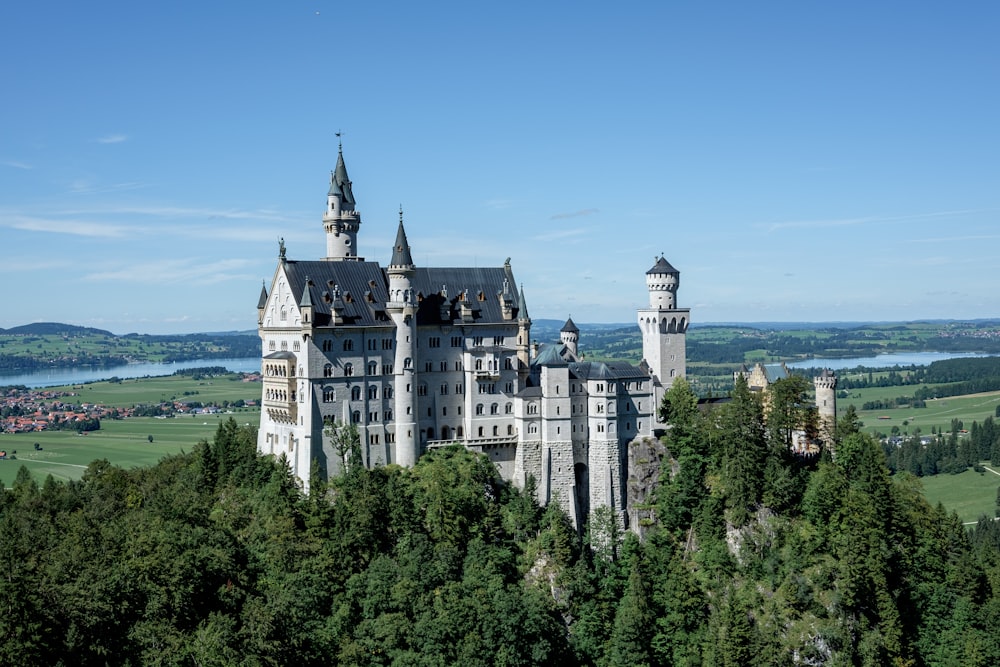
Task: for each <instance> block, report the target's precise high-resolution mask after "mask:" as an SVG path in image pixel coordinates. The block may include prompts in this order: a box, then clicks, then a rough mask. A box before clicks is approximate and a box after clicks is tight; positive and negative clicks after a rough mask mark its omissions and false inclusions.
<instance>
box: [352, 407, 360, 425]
mask: <svg viewBox="0 0 1000 667" xmlns="http://www.w3.org/2000/svg"><path fill="white" fill-rule="evenodd" d="M351 423H352V424H360V423H361V411H360V410H355V411H354V412H352V413H351Z"/></svg>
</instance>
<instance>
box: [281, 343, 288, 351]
mask: <svg viewBox="0 0 1000 667" xmlns="http://www.w3.org/2000/svg"><path fill="white" fill-rule="evenodd" d="M281 351H282V352H287V351H288V341H287V340H283V341H281Z"/></svg>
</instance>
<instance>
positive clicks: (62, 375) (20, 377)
mask: <svg viewBox="0 0 1000 667" xmlns="http://www.w3.org/2000/svg"><path fill="white" fill-rule="evenodd" d="M206 366H224V367H226V368H228V369H229V370H230V371H233V372H235V373H252V372H255V371H259V370H260V357H246V358H237V359H194V360H192V361H176V362H173V363H152V362H149V363H139V364H124V365H122V366H112V367H110V368H46V369H44V370H38V371H34V372H31V373H18V374H14V375H0V386H7V385H24V386H25V387H31V388H38V387H61V386H63V385H69V384H83V383H85V382H98V381H100V380H107V379H108V378H111V377H120V378H122V379H123V380H124V379H127V378H141V377H147V376H157V375H173V374H174V372H176V371H180V370H184V369H186V368H204V367H206Z"/></svg>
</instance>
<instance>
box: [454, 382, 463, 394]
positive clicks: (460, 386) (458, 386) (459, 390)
mask: <svg viewBox="0 0 1000 667" xmlns="http://www.w3.org/2000/svg"><path fill="white" fill-rule="evenodd" d="M455 393H456V394H464V393H465V385H463V384H462V383H461V382H459V383H457V384H455Z"/></svg>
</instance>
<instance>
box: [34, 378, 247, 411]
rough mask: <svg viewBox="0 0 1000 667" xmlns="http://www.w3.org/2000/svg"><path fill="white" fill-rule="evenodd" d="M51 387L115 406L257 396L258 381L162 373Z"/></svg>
mask: <svg viewBox="0 0 1000 667" xmlns="http://www.w3.org/2000/svg"><path fill="white" fill-rule="evenodd" d="M51 390H52V391H72V392H75V393H76V394H77V395H78V396H79V402H82V403H94V404H103V405H106V406H108V407H117V408H127V407H130V406H133V405H138V404H140V403H145V404H155V403H160V402H162V401H169V400H180V401H200V402H202V403H222V401H229V402H233V401H236V400H239V399H243V400H260V383H259V382H241V381H240V378H239V375H237V374H230V375H222V376H215V377H206V378H204V379H201V380H195V379H194V378H192V377H190V376H184V375H165V376H163V377H149V378H136V379H132V380H121V381H120V382H91V383H88V384H82V385H70V386H67V387H51Z"/></svg>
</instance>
